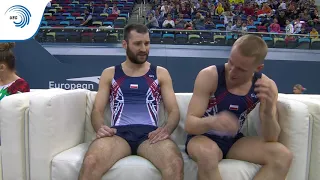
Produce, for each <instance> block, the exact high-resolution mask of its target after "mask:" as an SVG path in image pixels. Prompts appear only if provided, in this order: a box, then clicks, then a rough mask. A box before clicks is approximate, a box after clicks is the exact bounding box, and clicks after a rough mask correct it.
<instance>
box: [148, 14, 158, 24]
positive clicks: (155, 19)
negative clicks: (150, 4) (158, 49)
mask: <svg viewBox="0 0 320 180" xmlns="http://www.w3.org/2000/svg"><path fill="white" fill-rule="evenodd" d="M146 26H147V27H148V28H159V22H158V20H157V18H155V17H154V15H153V14H152V13H150V14H149V17H148V19H147V23H146Z"/></svg>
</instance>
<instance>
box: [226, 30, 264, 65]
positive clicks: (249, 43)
mask: <svg viewBox="0 0 320 180" xmlns="http://www.w3.org/2000/svg"><path fill="white" fill-rule="evenodd" d="M235 47H237V48H238V50H239V52H240V53H241V55H243V56H246V57H255V59H256V60H255V62H256V63H257V64H262V63H263V61H264V59H265V58H266V56H267V53H268V46H267V44H266V42H265V41H264V40H263V39H262V38H261V37H259V36H257V35H253V34H247V35H244V36H241V37H240V38H239V39H237V40H236V42H235V43H234V44H233V47H232V48H235Z"/></svg>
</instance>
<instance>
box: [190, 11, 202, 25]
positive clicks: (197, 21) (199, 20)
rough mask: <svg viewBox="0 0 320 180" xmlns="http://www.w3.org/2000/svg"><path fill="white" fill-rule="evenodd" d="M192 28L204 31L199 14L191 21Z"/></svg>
mask: <svg viewBox="0 0 320 180" xmlns="http://www.w3.org/2000/svg"><path fill="white" fill-rule="evenodd" d="M192 24H193V26H194V27H195V28H196V29H204V17H203V16H202V14H201V13H199V12H198V13H197V14H196V16H195V18H194V19H193V21H192Z"/></svg>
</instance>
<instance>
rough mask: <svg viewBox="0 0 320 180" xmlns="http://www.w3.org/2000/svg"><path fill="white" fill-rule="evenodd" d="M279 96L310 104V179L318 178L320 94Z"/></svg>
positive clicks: (319, 159)
mask: <svg viewBox="0 0 320 180" xmlns="http://www.w3.org/2000/svg"><path fill="white" fill-rule="evenodd" d="M279 96H280V97H281V98H287V99H293V100H295V101H299V102H302V103H304V104H306V105H307V106H308V111H309V114H310V122H311V124H310V140H311V143H310V147H309V148H310V160H309V161H310V167H309V180H317V179H319V177H320V171H319V166H320V95H305V94H301V95H295V94H279Z"/></svg>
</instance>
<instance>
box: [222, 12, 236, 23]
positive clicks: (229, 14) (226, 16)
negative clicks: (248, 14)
mask: <svg viewBox="0 0 320 180" xmlns="http://www.w3.org/2000/svg"><path fill="white" fill-rule="evenodd" d="M222 15H223V21H224V24H228V23H229V22H230V21H231V22H232V23H233V17H234V16H235V14H233V13H232V11H225V12H223V13H222Z"/></svg>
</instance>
